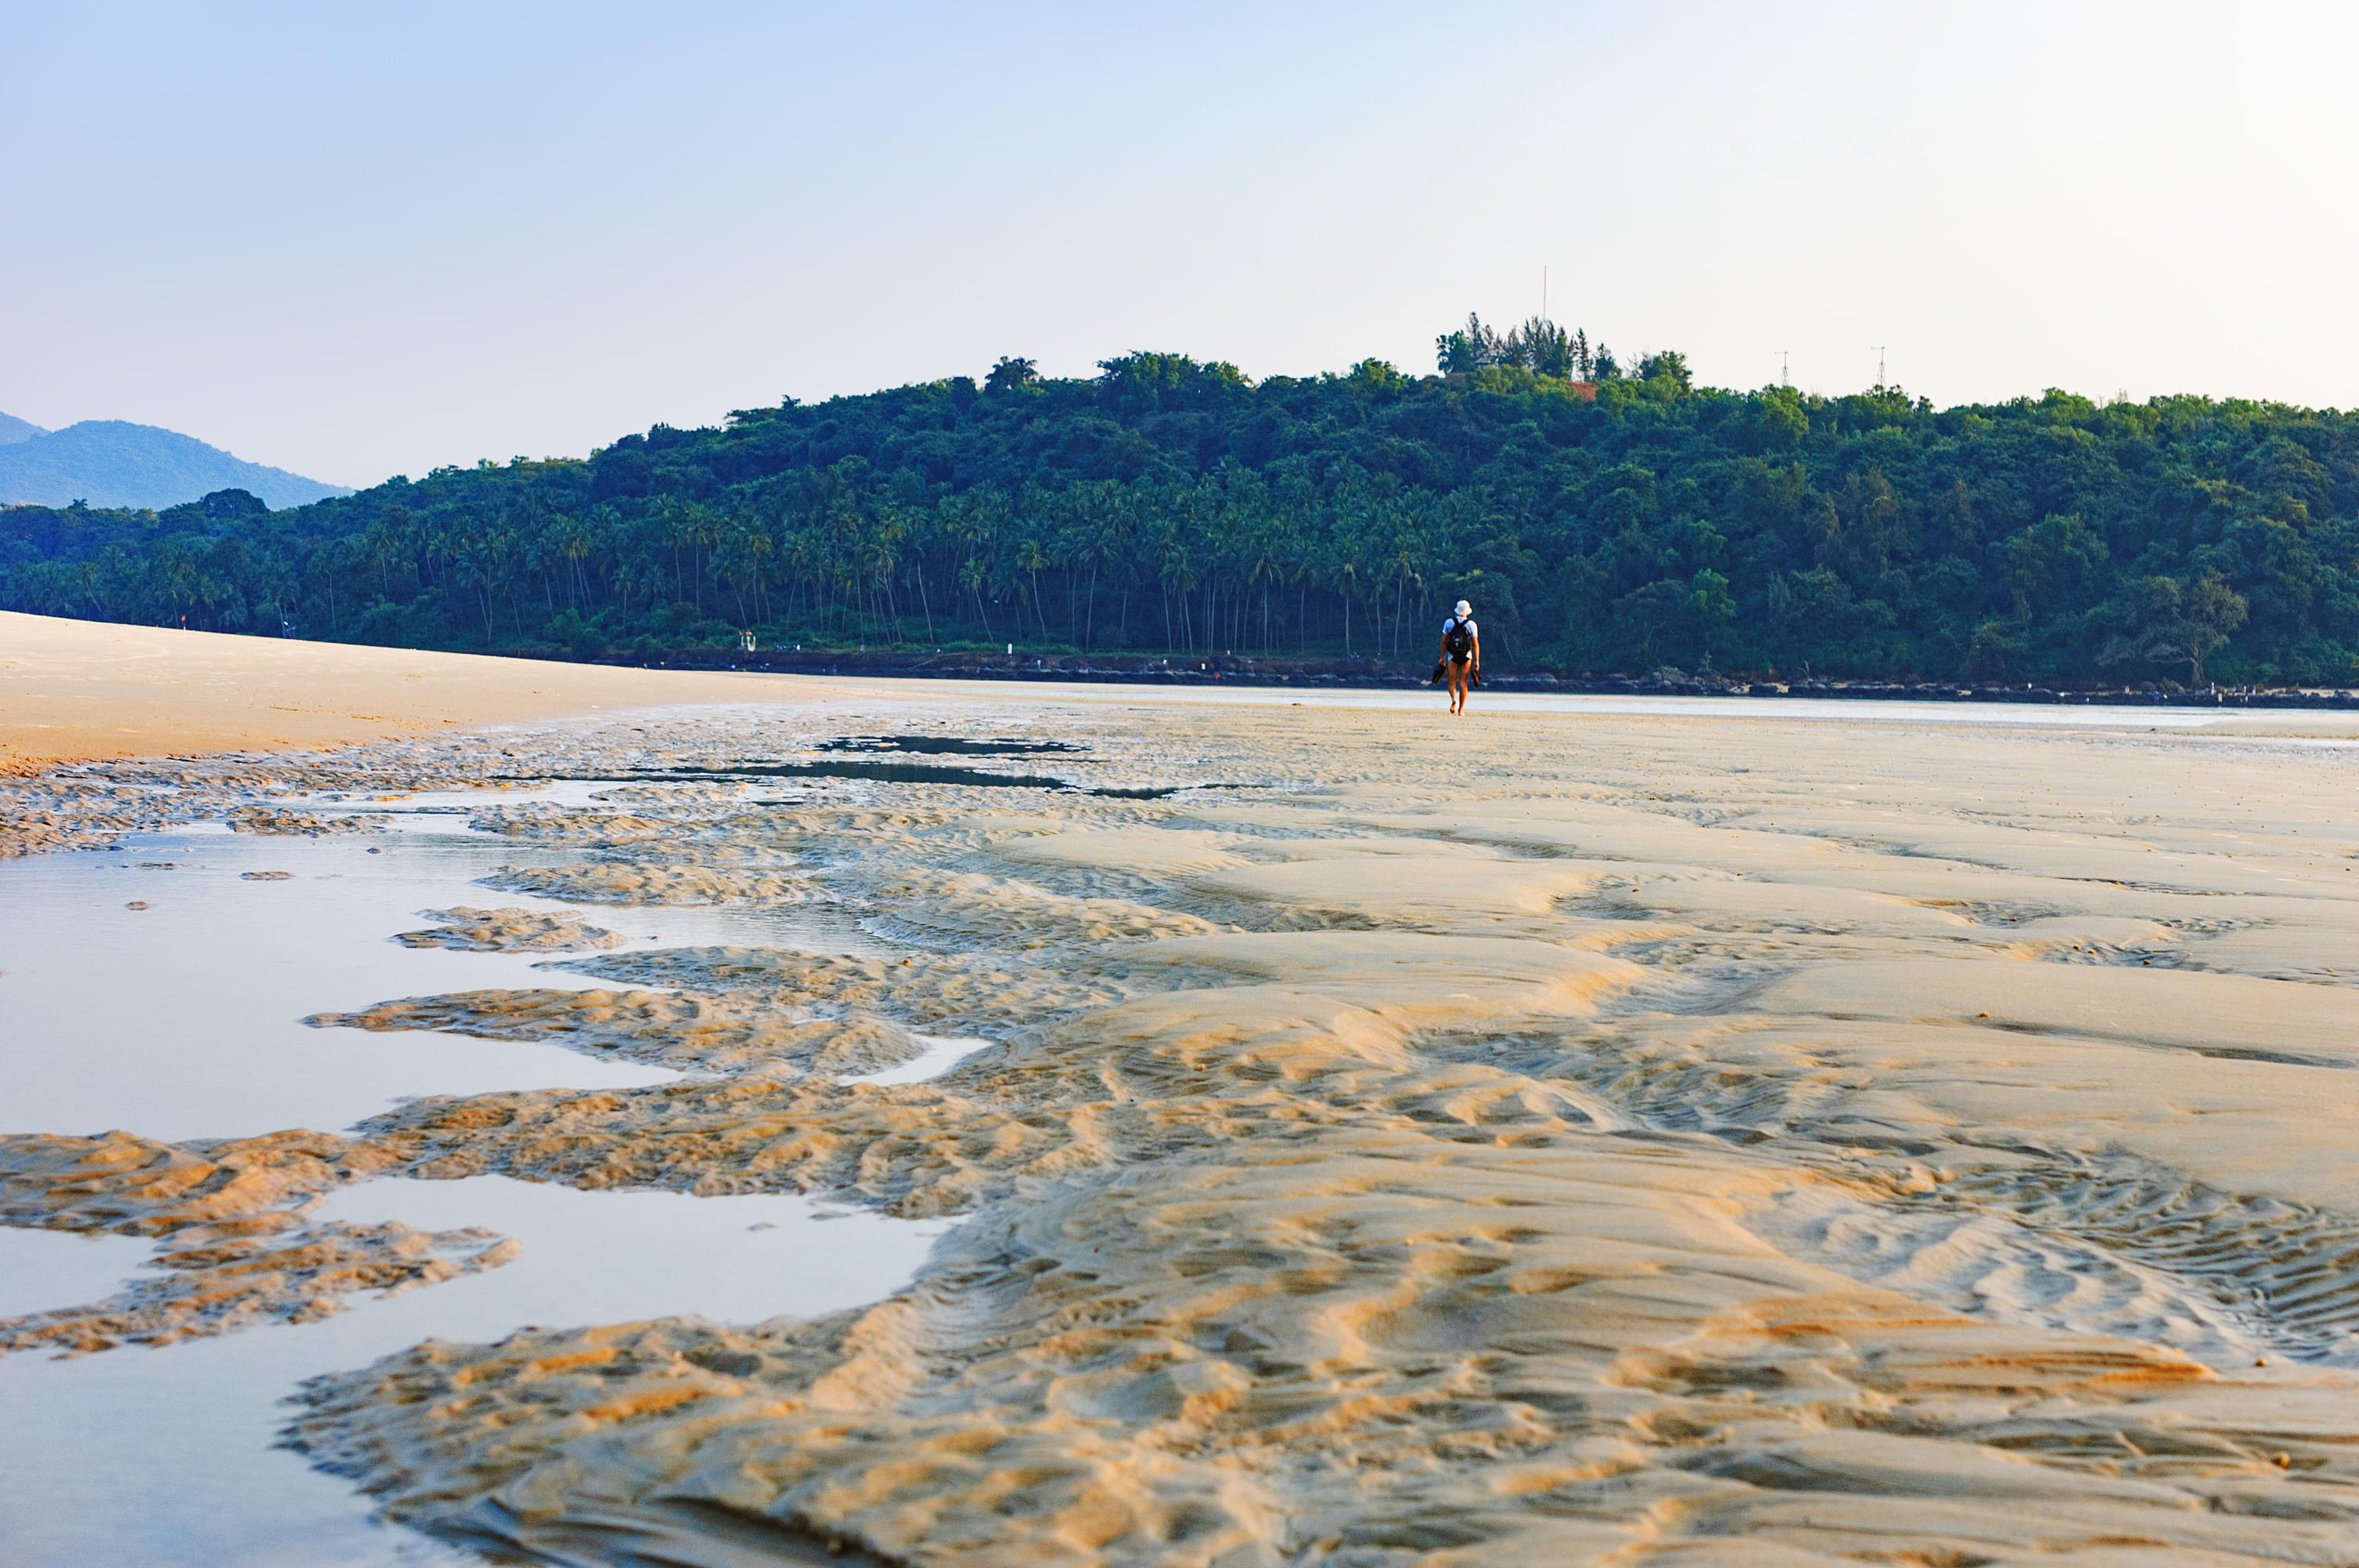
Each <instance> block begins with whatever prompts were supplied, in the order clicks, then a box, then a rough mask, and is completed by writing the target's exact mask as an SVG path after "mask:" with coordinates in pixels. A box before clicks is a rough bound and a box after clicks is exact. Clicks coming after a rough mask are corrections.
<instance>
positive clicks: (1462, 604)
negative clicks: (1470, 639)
mask: <svg viewBox="0 0 2359 1568" xmlns="http://www.w3.org/2000/svg"><path fill="white" fill-rule="evenodd" d="M1473 613H1474V607H1473V605H1471V604H1469V603H1467V602H1466V601H1465V600H1459V601H1458V610H1457V615H1458V619H1460V620H1461V621H1463V620H1465V619H1466V618H1467V617H1468V616H1469V615H1472V614H1473Z"/></svg>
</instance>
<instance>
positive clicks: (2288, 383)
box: [0, 5, 2359, 485]
mask: <svg viewBox="0 0 2359 1568" xmlns="http://www.w3.org/2000/svg"><path fill="white" fill-rule="evenodd" d="M645 16H646V14H645V13H636V12H626V11H623V10H621V9H619V8H616V9H611V10H603V11H600V10H589V11H584V10H580V9H569V10H567V11H564V12H561V13H560V12H556V11H553V10H540V9H536V8H518V9H516V10H513V11H506V12H502V13H499V14H497V15H491V16H485V15H481V14H478V13H476V12H473V11H471V10H466V9H462V8H459V7H455V6H425V7H418V8H413V9H410V10H408V11H405V12H402V13H399V14H394V13H375V14H359V13H351V14H344V13H315V12H312V11H309V10H304V9H299V8H292V7H288V8H279V7H271V6H251V7H243V8H232V9H226V10H220V9H217V10H213V11H210V12H207V13H204V14H201V15H200V14H196V13H183V12H180V11H178V10H175V9H172V8H168V7H164V6H149V7H145V8H140V7H133V8H125V9H118V10H114V11H109V12H104V13H87V14H79V13H78V14H71V15H52V14H37V13H35V12H34V11H32V10H31V9H30V8H29V7H14V8H10V9H7V10H5V11H0V43H5V48H0V59H5V64H0V81H5V83H6V86H7V89H8V91H7V93H6V95H5V103H0V125H5V127H6V134H7V136H8V144H9V146H10V148H11V149H12V152H13V155H14V156H13V157H11V158H9V159H8V160H6V162H5V171H0V191H5V200H7V203H8V207H9V210H10V211H12V212H15V213H17V214H20V215H24V216H25V219H26V226H27V229H28V230H32V231H37V232H40V233H42V234H45V235H47V236H49V243H41V244H19V245H16V246H13V247H11V248H10V251H9V254H8V255H7V256H6V258H5V260H0V287H5V288H6V291H7V297H9V298H10V299H12V300H14V301H16V302H18V303H17V308H16V311H15V312H14V313H13V319H12V324H11V338H12V342H11V352H10V354H9V355H8V356H7V357H6V359H5V362H0V410H5V411H6V412H7V413H9V414H11V415H14V416H18V417H20V418H24V419H27V420H30V421H32V422H34V423H36V424H38V425H42V426H46V427H50V428H60V427H65V426H68V425H71V424H73V423H75V422H77V421H79V420H84V419H120V420H126V421H131V422H136V423H141V424H151V425H159V426H163V427H168V428H170V429H174V430H178V431H181V432H184V433H186V434H189V435H191V436H194V437H196V438H199V439H201V440H203V441H206V442H209V443H211V444H212V445H214V446H217V447H221V448H223V449H226V450H228V451H230V452H233V453H234V454H236V455H237V456H238V457H240V458H243V459H245V460H250V461H254V462H259V463H266V464H268V465H271V466H274V467H278V468H284V469H288V470H293V471H295V472H298V473H301V474H306V475H309V476H311V477H314V478H317V479H321V480H323V481H332V482H335V483H342V484H356V485H357V484H368V483H372V482H375V481H377V480H380V479H382V478H384V477H386V475H388V474H391V473H394V472H408V473H410V474H413V475H416V474H420V473H423V472H424V471H426V470H428V469H429V468H432V467H436V466H440V465H444V464H453V463H457V464H465V463H470V462H473V460H476V459H478V458H485V457H489V458H493V459H495V460H505V459H506V458H507V457H509V456H511V455H515V454H526V455H531V456H543V455H579V454H581V453H583V452H586V451H587V450H588V449H590V448H591V447H592V446H593V445H597V444H601V443H603V442H605V441H609V440H611V439H613V438H614V437H615V436H617V435H620V434H622V433H624V432H625V431H628V430H633V429H644V428H645V427H647V426H648V425H649V424H652V423H654V422H657V421H658V420H660V421H666V422H669V423H673V424H682V425H693V424H699V423H707V422H711V421H712V420H715V419H717V418H718V417H719V416H721V415H722V414H723V413H724V412H725V411H726V410H728V409H730V408H733V407H745V406H759V405H764V404H771V403H775V402H777V399H778V398H779V397H780V396H781V395H795V396H798V397H801V398H803V399H805V400H807V401H811V400H817V399H820V398H824V397H827V396H830V395H836V394H843V393H861V392H867V391H872V390H875V389H876V388H878V387H883V386H889V385H894V384H902V383H906V382H909V381H917V380H926V379H931V378H932V377H935V376H939V375H945V374H952V373H968V374H973V375H977V376H980V375H981V374H982V373H983V372H984V370H985V369H986V368H987V367H988V365H989V364H990V362H991V361H992V360H993V359H994V358H995V357H996V356H997V355H1000V354H1025V355H1029V356H1031V357H1033V358H1035V359H1037V360H1038V362H1039V363H1040V365H1041V368H1042V370H1043V371H1044V372H1046V373H1050V374H1057V375H1086V374H1090V373H1093V367H1094V362H1096V361H1097V360H1099V359H1102V358H1106V357H1110V356H1112V355H1114V354H1117V353H1121V352H1125V351H1130V350H1134V349H1141V348H1147V349H1158V350H1177V351H1186V352H1190V353H1193V354H1195V355H1197V356H1198V357H1200V358H1205V359H1226V360H1231V361H1234V362H1236V363H1237V364H1239V365H1240V366H1241V367H1243V368H1244V369H1245V371H1246V372H1247V373H1250V374H1252V375H1255V376H1256V377H1263V376H1267V375H1271V374H1280V373H1288V374H1302V373H1315V372H1318V371H1322V370H1340V369H1343V368H1344V367H1345V366H1346V365H1348V364H1349V363H1350V362H1353V360H1356V359H1358V358H1361V357H1363V356H1364V355H1375V356H1377V357H1380V358H1385V359H1389V360H1391V361H1392V362H1394V363H1396V364H1397V365H1399V366H1400V367H1401V368H1402V369H1404V370H1408V371H1411V372H1415V373H1424V372H1428V371H1430V369H1431V368H1432V364H1433V354H1432V340H1433V337H1434V335H1435V334H1436V333H1438V332H1440V331H1443V330H1448V329H1450V328H1451V327H1452V326H1454V325H1456V324H1458V323H1459V322H1461V321H1462V320H1463V319H1464V318H1465V315H1466V313H1467V311H1468V310H1470V309H1473V310H1476V311H1479V312H1481V313H1482V315H1483V316H1484V319H1486V320H1495V321H1497V322H1499V323H1500V324H1502V325H1505V324H1508V323H1511V322H1514V321H1518V320H1521V319H1523V318H1525V317H1527V316H1529V315H1532V314H1535V313H1537V312H1538V309H1539V308H1540V304H1541V273H1542V268H1543V267H1545V268H1546V269H1547V270H1548V277H1549V314H1550V315H1552V316H1553V317H1555V318H1556V319H1559V320H1560V321H1562V322H1564V323H1566V324H1567V325H1568V326H1579V327H1582V328H1585V329H1586V330H1589V331H1590V332H1591V334H1592V335H1593V336H1594V337H1600V338H1603V340H1604V341H1607V342H1609V343H1611V344H1612V345H1613V346H1614V349H1615V350H1616V351H1620V352H1621V353H1622V354H1623V355H1624V357H1625V362H1626V361H1627V359H1628V358H1629V357H1630V356H1632V355H1634V354H1635V353H1636V351H1639V350H1642V349H1648V348H1676V349H1679V350H1681V351H1684V352H1686V353H1687V354H1688V356H1689V358H1690V362H1691V363H1692V364H1693V366H1694V369H1695V373H1696V374H1697V376H1698V378H1699V379H1700V380H1701V381H1704V382H1708V383H1712V384H1721V385H1730V386H1739V387H1748V386H1757V385H1760V384H1764V383H1767V382H1770V381H1774V380H1776V379H1777V377H1778V372H1779V358H1778V351H1780V350H1785V351H1790V355H1791V365H1792V379H1793V381H1794V383H1795V384H1796V385H1798V386H1799V387H1802V388H1804V389H1805V390H1818V391H1821V392H1825V393H1829V394H1835V393H1842V392H1848V391H1854V390H1857V389H1860V388H1862V387H1864V386H1866V385H1868V384H1870V383H1872V382H1873V381H1874V380H1875V375H1876V363H1877V345H1879V344H1880V345H1885V346H1886V351H1887V353H1888V365H1889V371H1890V377H1891V380H1892V381H1894V382H1895V383H1897V384H1900V385H1902V386H1905V387H1906V388H1907V389H1908V391H1909V392H1911V393H1912V394H1919V395H1927V396H1930V397H1931V398H1932V399H1933V400H1934V401H1935V402H1937V403H1940V404H1945V405H1946V404H1952V403H1959V402H1973V401H1994V400H1998V399H2004V398H2007V397H2012V396H2015V395H2022V394H2033V395H2037V394H2038V392H2039V391H2040V390H2041V389H2043V388H2045V387H2047V386H2049V385H2059V386H2063V387H2066V388H2068V389H2070V390H2072V391H2076V392H2080V393H2082V394H2085V395H2091V396H2094V397H2100V398H2103V397H2110V396H2112V395H2114V394H2116V393H2117V392H2126V393H2127V394H2128V395H2131V396H2133V397H2136V398H2139V399H2143V398H2145V397H2147V396H2150V395H2160V394H2169V393H2180V392H2187V393H2201V394H2206V395H2213V396H2245V397H2255V398H2266V399H2272V400H2277V401H2283V402H2288V403H2296V404H2308V405H2311V406H2343V407H2348V406H2353V405H2354V404H2359V352H2354V351H2359V313H2354V310H2353V309H2352V308H2351V307H2349V306H2348V305H2336V304H2334V303H2333V301H2335V300H2337V299H2339V298H2342V297H2343V274H2344V273H2345V272H2346V271H2347V264H2348V262H2349V260H2350V259H2351V257H2352V256H2353V254H2354V249H2359V246H2354V240H2359V218H2354V215H2353V214H2352V213H2351V212H2350V211H2349V210H2348V206H2347V203H2343V202H2342V201H2340V200H2338V198H2339V196H2340V193H2341V192H2342V190H2343V189H2346V188H2347V186H2348V184H2349V177H2350V175H2351V174H2352V172H2353V165H2354V162H2359V158H2354V139H2353V137H2352V136H2351V135H2349V133H2348V132H2347V131H2345V130H2344V129H2343V127H2342V126H2341V125H2340V124H2339V123H2338V120H2337V117H2336V114H2335V108H2336V105H2337V103H2338V102H2339V95H2338V83H2337V81H2336V80H2335V73H2336V70H2337V67H2338V63H2339V61H2340V60H2341V59H2346V58H2348V52H2349V45H2350V44H2351V43H2352V42H2353V41H2354V38H2359V21H2354V18H2353V17H2352V16H2349V15H2348V14H2347V13H2345V12H2343V11H2342V10H2340V9H2336V8H2330V7H2327V6H2323V5H2284V6H2276V7H2255V8H2249V9H2245V10H2239V11H2237V12H2235V13H2233V14H2228V13H2217V14H2215V13H2212V12H2210V11H2208V10H2204V9H2201V8H2195V7H2183V6H2151V7H2149V6H2136V7H2133V6H2116V5H2079V6H2064V7H2052V6H2028V5H1994V6H1985V7H1983V8H1980V9H1978V10H1976V11H1975V12H1973V13H1971V14H1962V13H1951V12H1941V13H1933V12H1930V11H1908V12H1891V11H1887V10H1886V9H1883V8H1877V7H1869V6H1855V5H1800V6H1794V7H1789V8H1788V9H1786V10H1784V11H1782V12H1780V13H1779V14H1777V15H1776V16H1765V15H1762V14H1758V13H1756V12H1755V11H1753V10H1751V9H1749V8H1740V7H1732V6H1716V5H1691V6H1680V7H1671V8H1667V9H1662V10H1658V11H1652V12H1648V13H1647V14H1644V15H1632V14H1628V13H1625V12H1621V11H1610V10H1603V9H1600V8H1596V7H1567V8H1553V7H1551V8H1539V7H1524V6H1513V5H1507V6H1496V7H1490V8H1486V9H1484V10H1482V11H1479V12H1474V13H1461V14H1455V15H1452V16H1447V17H1439V16H1430V15H1428V14H1425V13H1424V12H1422V11H1418V10H1411V9H1404V8H1390V9H1386V8H1375V9H1370V8H1361V7H1354V8H1350V9H1345V8H1343V7H1321V6H1298V7H1290V8H1287V9H1285V10H1284V11H1282V12H1279V13H1277V14H1270V13H1266V12H1263V11H1259V10H1249V9H1246V8H1244V7H1234V6H1231V7H1218V8H1212V9H1205V8H1194V9H1191V10H1190V12H1189V14H1188V15H1187V16H1185V17H1174V16H1125V15H1116V16H1107V15H1102V14H1100V13H1098V12H1096V11H1094V10H1087V9H1082V8H1078V7H1075V8H1065V7H1036V8H1032V9H1029V10H1027V11H1024V12H1022V13H1019V14H1016V15H1012V16H1009V15H984V14H976V13H969V12H965V11H962V10H953V9H951V8H946V7H936V6H927V5H908V6H901V7H897V8H888V9H871V10H865V11H863V12H861V13H859V14H858V15H857V16H833V15H830V14H827V13H823V12H820V11H816V10H810V9H803V10H793V11H773V10H769V9H756V8H737V7H728V6H706V7H700V8H693V9H690V10H685V11H681V12H678V13H667V14H664V15H663V16H660V17H659V18H658V19H657V20H656V22H655V24H654V27H655V28H656V30H653V31H650V30H647V26H646V25H645V23H644V18H645Z"/></svg>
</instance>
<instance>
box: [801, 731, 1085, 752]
mask: <svg viewBox="0 0 2359 1568" xmlns="http://www.w3.org/2000/svg"><path fill="white" fill-rule="evenodd" d="M819 749H820V750H821V751H822V752H919V753H920V754H922V755H926V756H933V757H1033V756H1039V755H1042V754H1044V753H1047V752H1084V751H1087V750H1088V749H1089V748H1088V747H1086V746H1076V745H1074V744H1073V743H1072V742H1071V741H1025V740H1020V739H1015V738H1003V739H999V740H980V741H975V740H969V739H967V738H966V737H964V736H961V735H845V736H842V737H840V738H838V739H836V740H833V741H821V742H820V744H819Z"/></svg>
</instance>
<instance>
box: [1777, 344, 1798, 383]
mask: <svg viewBox="0 0 2359 1568" xmlns="http://www.w3.org/2000/svg"><path fill="white" fill-rule="evenodd" d="M1777 384H1778V385H1780V386H1791V385H1793V384H1794V353H1793V351H1792V350H1790V349H1779V350H1778V351H1777Z"/></svg>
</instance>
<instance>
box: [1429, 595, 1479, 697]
mask: <svg viewBox="0 0 2359 1568" xmlns="http://www.w3.org/2000/svg"><path fill="white" fill-rule="evenodd" d="M1433 678H1434V679H1435V680H1436V681H1440V680H1442V679H1444V678H1447V679H1448V680H1449V682H1450V711H1451V713H1453V714H1456V713H1463V712H1465V711H1466V688H1467V687H1470V686H1481V685H1482V684H1483V633H1482V632H1481V631H1480V630H1479V629H1478V628H1477V627H1476V626H1475V624H1474V607H1473V605H1471V604H1469V603H1467V602H1466V601H1465V600H1459V601H1458V604H1457V607H1456V608H1455V609H1453V610H1452V611H1451V612H1450V619H1449V620H1447V621H1444V622H1442V623H1441V649H1440V662H1439V663H1437V664H1436V665H1434V666H1433Z"/></svg>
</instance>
